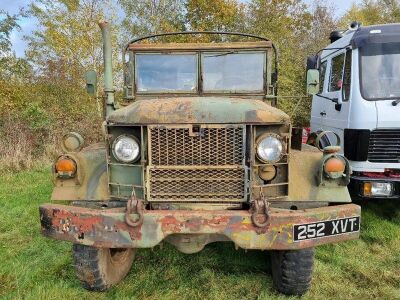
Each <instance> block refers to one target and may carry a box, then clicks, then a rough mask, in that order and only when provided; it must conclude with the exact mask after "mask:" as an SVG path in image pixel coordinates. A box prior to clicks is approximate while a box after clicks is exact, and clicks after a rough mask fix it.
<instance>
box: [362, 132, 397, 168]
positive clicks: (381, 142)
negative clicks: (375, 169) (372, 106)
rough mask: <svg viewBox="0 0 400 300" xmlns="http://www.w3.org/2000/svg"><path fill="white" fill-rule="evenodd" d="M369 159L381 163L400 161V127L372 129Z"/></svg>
mask: <svg viewBox="0 0 400 300" xmlns="http://www.w3.org/2000/svg"><path fill="white" fill-rule="evenodd" d="M368 161H370V162H380V163H399V162H400V129H376V130H373V131H371V135H370V139H369V147H368Z"/></svg>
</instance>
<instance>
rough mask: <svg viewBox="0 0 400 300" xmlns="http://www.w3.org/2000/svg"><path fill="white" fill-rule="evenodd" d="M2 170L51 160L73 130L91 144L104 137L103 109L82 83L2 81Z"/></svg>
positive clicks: (0, 125)
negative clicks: (88, 93) (63, 140)
mask: <svg viewBox="0 0 400 300" xmlns="http://www.w3.org/2000/svg"><path fill="white" fill-rule="evenodd" d="M0 99H1V102H0V141H1V142H0V169H7V170H19V169H25V168H30V167H32V166H34V165H35V164H36V163H38V162H40V163H42V162H43V161H49V160H52V159H54V156H55V155H56V154H57V152H59V151H60V150H59V146H58V145H59V144H60V139H61V138H62V136H63V135H64V134H66V133H67V132H69V131H77V132H79V133H81V134H82V136H83V137H84V138H85V140H86V142H87V143H92V142H95V141H98V140H100V139H101V122H102V117H101V111H100V110H99V108H98V103H97V102H96V100H95V99H93V98H90V97H89V96H87V95H86V93H85V91H84V89H83V88H82V87H80V86H77V85H73V84H68V83H58V82H54V81H53V82H44V81H38V82H33V83H30V84H20V83H12V82H5V81H0Z"/></svg>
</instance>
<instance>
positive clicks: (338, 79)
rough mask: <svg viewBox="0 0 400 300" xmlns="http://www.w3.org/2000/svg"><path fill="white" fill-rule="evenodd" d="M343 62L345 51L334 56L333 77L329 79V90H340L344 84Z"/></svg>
mask: <svg viewBox="0 0 400 300" xmlns="http://www.w3.org/2000/svg"><path fill="white" fill-rule="evenodd" d="M343 63H344V53H342V54H340V55H338V56H336V57H334V58H332V67H331V77H330V80H329V91H330V92H335V91H339V90H340V89H341V88H342V86H343V80H342V75H343Z"/></svg>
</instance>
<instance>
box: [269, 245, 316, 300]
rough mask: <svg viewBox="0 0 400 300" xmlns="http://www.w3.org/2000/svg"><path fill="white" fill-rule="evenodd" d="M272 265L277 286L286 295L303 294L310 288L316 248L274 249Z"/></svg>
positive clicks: (273, 277)
mask: <svg viewBox="0 0 400 300" xmlns="http://www.w3.org/2000/svg"><path fill="white" fill-rule="evenodd" d="M271 265H272V279H273V282H274V286H275V288H276V289H277V290H278V291H279V292H281V293H283V294H285V295H297V296H301V295H303V294H305V293H306V292H307V291H308V289H309V288H310V284H311V278H312V272H313V267H314V248H309V249H301V250H280V251H272V253H271Z"/></svg>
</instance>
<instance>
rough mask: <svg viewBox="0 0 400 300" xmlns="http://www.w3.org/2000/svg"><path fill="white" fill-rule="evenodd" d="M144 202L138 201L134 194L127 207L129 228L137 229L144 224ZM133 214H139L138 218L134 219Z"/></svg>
mask: <svg viewBox="0 0 400 300" xmlns="http://www.w3.org/2000/svg"><path fill="white" fill-rule="evenodd" d="M143 211H144V208H143V201H141V200H138V199H136V195H135V193H134V192H132V196H131V198H129V200H128V203H127V205H126V213H125V221H126V223H127V224H128V225H129V226H132V227H136V226H139V225H141V224H142V223H143ZM132 214H137V215H138V216H137V218H132Z"/></svg>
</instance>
